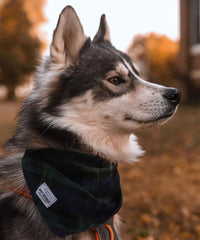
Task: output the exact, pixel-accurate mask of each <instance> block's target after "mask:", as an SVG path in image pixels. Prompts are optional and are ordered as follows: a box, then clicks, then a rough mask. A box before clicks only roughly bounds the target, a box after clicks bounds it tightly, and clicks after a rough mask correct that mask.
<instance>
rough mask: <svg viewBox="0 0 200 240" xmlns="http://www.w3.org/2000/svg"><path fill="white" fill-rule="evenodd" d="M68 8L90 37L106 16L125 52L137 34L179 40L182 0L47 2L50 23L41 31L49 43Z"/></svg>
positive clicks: (119, 44) (68, 0)
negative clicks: (163, 36)
mask: <svg viewBox="0 0 200 240" xmlns="http://www.w3.org/2000/svg"><path fill="white" fill-rule="evenodd" d="M66 5H71V6H73V7H74V9H75V10H76V12H77V14H78V16H79V18H80V20H81V23H82V25H83V28H84V32H85V34H86V35H87V36H90V37H91V38H93V37H94V35H95V34H96V32H97V29H98V26H99V21H100V16H101V15H102V14H103V13H105V14H106V17H107V21H108V24H109V27H110V33H111V39H112V43H113V45H114V46H115V47H117V48H118V49H120V50H122V51H124V50H126V48H127V47H128V45H129V44H130V42H131V40H132V39H133V37H134V36H135V35H137V34H145V33H149V32H156V33H159V34H165V35H167V36H168V37H169V38H171V39H173V40H178V39H179V0H123V1H120V0H118V1H117V0H100V1H97V0H56V1H55V0H47V4H46V7H45V15H46V17H47V23H46V24H44V25H43V27H42V31H43V33H44V35H45V37H46V39H47V40H48V42H49V44H50V42H51V38H52V33H53V30H54V28H55V26H56V23H57V20H58V16H59V14H60V12H61V11H62V9H63V8H64V7H65V6H66Z"/></svg>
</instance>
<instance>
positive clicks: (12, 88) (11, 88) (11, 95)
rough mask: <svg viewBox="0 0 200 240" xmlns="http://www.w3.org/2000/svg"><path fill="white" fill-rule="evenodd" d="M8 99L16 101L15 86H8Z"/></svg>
mask: <svg viewBox="0 0 200 240" xmlns="http://www.w3.org/2000/svg"><path fill="white" fill-rule="evenodd" d="M7 90H8V93H7V100H8V101H14V100H15V86H13V85H11V86H7Z"/></svg>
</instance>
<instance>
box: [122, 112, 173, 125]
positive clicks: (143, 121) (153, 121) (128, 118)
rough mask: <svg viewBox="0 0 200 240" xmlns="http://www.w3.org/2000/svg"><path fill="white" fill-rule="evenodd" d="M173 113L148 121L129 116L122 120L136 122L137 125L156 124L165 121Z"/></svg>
mask: <svg viewBox="0 0 200 240" xmlns="http://www.w3.org/2000/svg"><path fill="white" fill-rule="evenodd" d="M174 113H175V111H171V112H169V113H167V114H165V115H162V116H159V117H154V118H152V119H148V120H145V119H144V120H139V119H136V118H133V117H131V116H129V115H126V116H125V118H124V120H125V121H133V122H137V123H139V124H148V123H156V122H159V121H165V120H167V119H168V118H170V117H171V116H172V115H173V114H174Z"/></svg>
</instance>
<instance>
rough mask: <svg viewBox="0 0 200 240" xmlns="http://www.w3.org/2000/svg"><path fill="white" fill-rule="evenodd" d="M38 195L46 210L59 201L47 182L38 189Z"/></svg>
mask: <svg viewBox="0 0 200 240" xmlns="http://www.w3.org/2000/svg"><path fill="white" fill-rule="evenodd" d="M36 195H37V196H38V197H39V199H40V200H41V201H42V203H43V204H44V205H45V207H46V208H49V207H50V206H51V205H53V204H54V203H55V202H56V201H57V200H58V199H57V198H56V197H55V195H54V194H53V193H52V191H51V190H50V188H49V187H48V186H47V184H46V183H45V182H44V183H43V184H42V185H40V186H39V187H38V189H37V191H36Z"/></svg>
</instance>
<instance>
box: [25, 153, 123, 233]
mask: <svg viewBox="0 0 200 240" xmlns="http://www.w3.org/2000/svg"><path fill="white" fill-rule="evenodd" d="M22 168H23V172H24V176H25V179H26V182H27V185H28V187H29V189H30V192H31V195H32V197H33V200H34V203H35V205H36V207H37V208H38V210H39V212H40V214H41V215H42V216H43V218H44V220H45V222H46V223H47V225H48V226H49V228H50V229H51V230H52V231H53V232H54V233H55V234H56V235H58V236H59V237H65V236H67V235H70V234H74V233H80V232H83V231H86V230H88V229H90V228H92V227H97V226H99V225H101V224H102V223H104V222H105V221H107V220H108V219H110V218H111V217H112V216H113V215H114V214H116V213H117V212H118V211H119V209H120V207H121V205H122V193H121V188H120V178H119V173H118V170H117V164H111V163H109V162H108V161H106V160H104V159H102V158H100V157H98V156H91V155H87V154H83V153H78V152H72V151H61V150H55V149H40V150H26V152H25V154H24V156H23V159H22Z"/></svg>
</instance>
